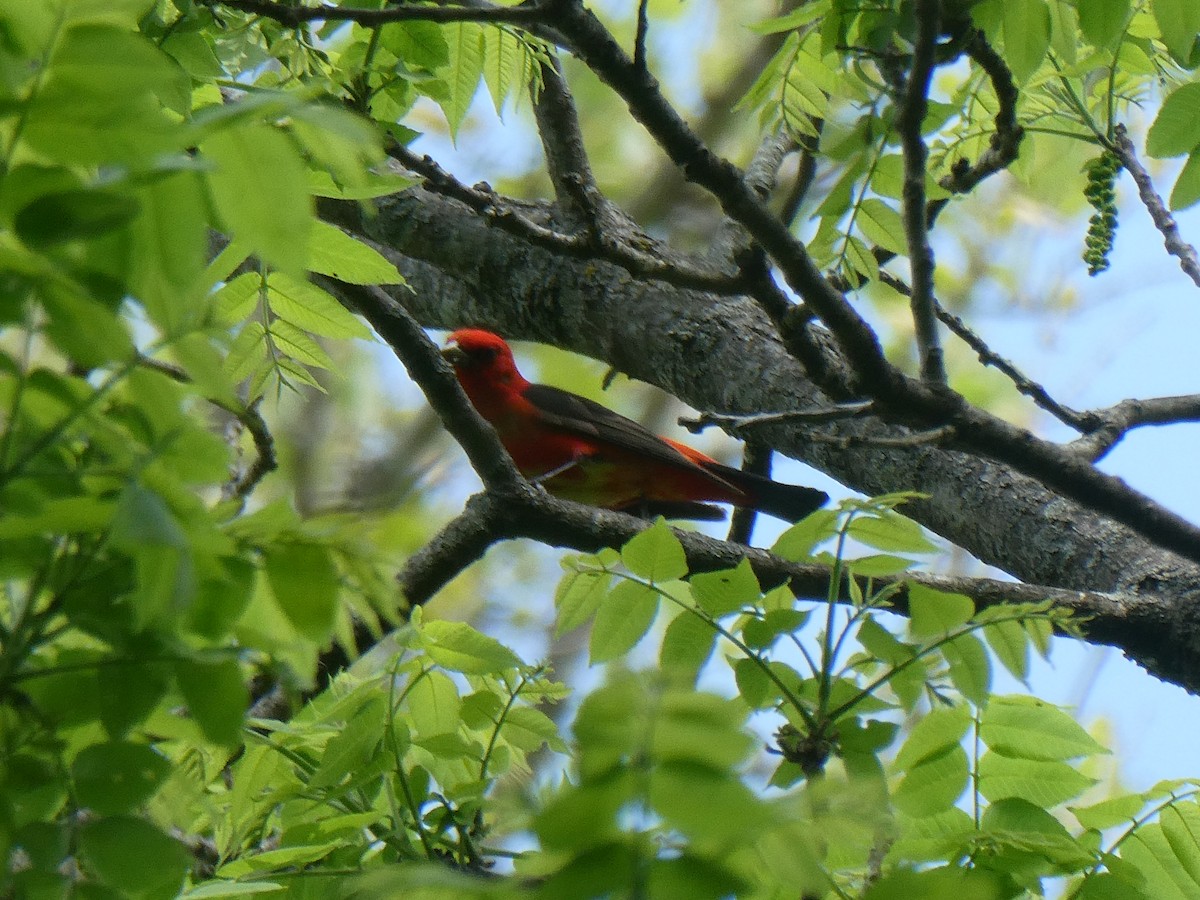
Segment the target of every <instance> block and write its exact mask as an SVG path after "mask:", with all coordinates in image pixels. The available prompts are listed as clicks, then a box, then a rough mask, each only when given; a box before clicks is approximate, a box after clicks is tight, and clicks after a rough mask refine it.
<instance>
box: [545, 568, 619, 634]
mask: <svg viewBox="0 0 1200 900" xmlns="http://www.w3.org/2000/svg"><path fill="white" fill-rule="evenodd" d="M611 581H612V576H611V575H610V574H609V573H608V572H568V573H567V574H566V575H564V576H563V579H562V581H560V582H559V583H558V588H557V589H556V590H555V592H554V606H555V608H556V609H557V610H558V624H557V625H556V626H555V629H554V634H555V635H556V636H559V635H563V634H566V633H567V632H568V631H571V630H573V629H575V628H578V627H579V626H580V625H582V624H583V623H584V622H586V621H588V620H589V619H591V617H592V616H594V615H595V614H596V610H598V609H599V608H600V604H601V603H603V602H604V598H605V597H606V596H607V595H608V586H609V584H610V582H611Z"/></svg>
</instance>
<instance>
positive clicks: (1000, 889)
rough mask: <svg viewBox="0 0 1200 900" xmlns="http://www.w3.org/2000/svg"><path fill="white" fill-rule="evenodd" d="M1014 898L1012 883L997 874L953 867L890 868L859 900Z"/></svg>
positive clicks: (980, 899)
mask: <svg viewBox="0 0 1200 900" xmlns="http://www.w3.org/2000/svg"><path fill="white" fill-rule="evenodd" d="M1013 896H1015V895H1014V893H1013V886H1012V881H1011V879H1010V878H1008V877H1006V876H1005V875H1004V874H1002V873H1000V872H993V871H989V870H988V869H984V868H982V867H981V868H976V869H963V868H958V867H957V866H955V865H947V866H942V867H939V868H936V869H921V870H909V869H891V870H890V871H889V870H885V874H884V875H883V877H881V878H880V879H879V880H877V881H875V882H874V883H873V884H872V885H871V887H870V889H869V890H867V892H866V893H865V894H863V895H862V900H913V898H917V897H920V898H923V900H1001V898H1008V897H1013Z"/></svg>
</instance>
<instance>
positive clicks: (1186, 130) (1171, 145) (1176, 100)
mask: <svg viewBox="0 0 1200 900" xmlns="http://www.w3.org/2000/svg"><path fill="white" fill-rule="evenodd" d="M1197 9H1200V7H1197ZM1198 145H1200V83H1197V82H1189V83H1188V84H1183V85H1180V86H1179V87H1177V88H1176V89H1175V90H1173V91H1172V92H1171V93H1170V94H1168V95H1167V99H1165V100H1164V101H1163V104H1162V107H1161V108H1160V109H1159V111H1158V115H1157V116H1155V117H1154V122H1153V123H1152V124H1151V125H1150V130H1149V131H1148V132H1147V133H1146V152H1147V153H1148V154H1150V155H1151V156H1156V157H1159V158H1165V157H1169V156H1182V155H1183V154H1185V153H1191V152H1192V151H1193V150H1195V149H1196V148H1197V146H1198Z"/></svg>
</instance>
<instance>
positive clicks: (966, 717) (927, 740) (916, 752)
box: [892, 706, 971, 771]
mask: <svg viewBox="0 0 1200 900" xmlns="http://www.w3.org/2000/svg"><path fill="white" fill-rule="evenodd" d="M970 727H971V710H970V709H969V708H968V707H966V706H951V707H949V708H945V709H934V710H931V711H930V712H929V713H928V714H926V715H924V716H922V717H921V718H920V719H918V720H917V724H916V725H914V726H913V730H912V731H911V732H910V733H909V735H908V737H907V738H905V740H904V744H903V745H902V746H901V747H900V752H899V753H897V754H896V759H895V762H893V764H892V765H893V766H894V767H895V768H896V769H897V770H899V771H904V770H906V769H910V768H912V767H913V766H914V765H916V764H918V763H920V762H921V761H923V760H925V759H928V758H929V757H931V756H936V755H938V754H941V753H943V752H945V750H946V749H947V748H949V747H957V746H958V745H959V744H960V743H961V742H962V739H963V738H964V737H965V736H966V734H967V729H968V728H970Z"/></svg>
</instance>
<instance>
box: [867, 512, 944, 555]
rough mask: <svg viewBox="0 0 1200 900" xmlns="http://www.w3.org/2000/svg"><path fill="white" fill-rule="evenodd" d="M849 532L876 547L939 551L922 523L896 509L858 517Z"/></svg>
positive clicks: (898, 549) (895, 550)
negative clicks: (919, 523) (922, 526)
mask: <svg viewBox="0 0 1200 900" xmlns="http://www.w3.org/2000/svg"><path fill="white" fill-rule="evenodd" d="M847 533H848V534H849V535H850V536H851V537H853V538H854V539H855V540H858V541H861V542H862V543H864V544H866V545H867V546H868V547H874V548H875V549H876V550H890V551H892V552H893V553H935V552H936V551H937V546H936V545H935V544H934V543H933V542H932V541H930V540H929V538H927V537H926V536H925V532H924V530H923V529H922V528H921V526H920V525H918V524H917V523H916V522H914V521H913V520H912V519H909V518H906V517H904V516H902V515H900V513H898V512H893V511H892V510H882V511H880V512H879V513H877V514H874V515H869V516H856V517H855V519H854V521H852V522H851V523H850V527H849V529H848V532H847Z"/></svg>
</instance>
